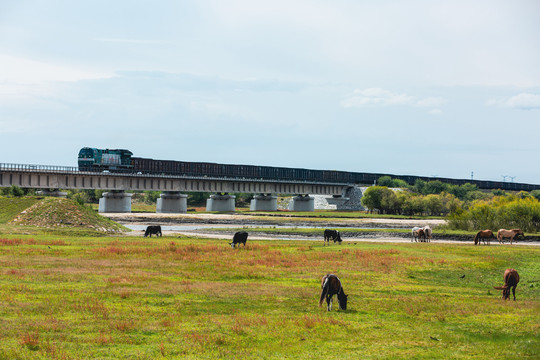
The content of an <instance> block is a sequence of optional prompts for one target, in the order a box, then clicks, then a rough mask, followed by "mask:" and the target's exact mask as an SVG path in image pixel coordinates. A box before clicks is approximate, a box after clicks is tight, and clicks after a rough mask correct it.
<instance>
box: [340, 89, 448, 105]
mask: <svg viewBox="0 0 540 360" xmlns="http://www.w3.org/2000/svg"><path fill="white" fill-rule="evenodd" d="M444 103H446V100H445V99H443V98H440V97H426V98H419V97H416V96H411V95H408V94H405V93H403V94H398V93H393V92H391V91H388V90H384V89H381V88H368V89H363V90H359V89H356V90H354V91H353V93H352V95H350V96H349V97H347V98H346V99H345V100H343V101H342V102H341V105H342V106H343V107H367V106H371V107H385V106H396V105H400V106H412V107H429V108H434V107H438V106H441V105H442V104H444Z"/></svg>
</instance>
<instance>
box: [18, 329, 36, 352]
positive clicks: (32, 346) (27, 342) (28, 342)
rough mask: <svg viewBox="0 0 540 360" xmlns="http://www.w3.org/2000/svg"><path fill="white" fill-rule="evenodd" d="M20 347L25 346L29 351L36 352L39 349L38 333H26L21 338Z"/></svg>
mask: <svg viewBox="0 0 540 360" xmlns="http://www.w3.org/2000/svg"><path fill="white" fill-rule="evenodd" d="M21 345H23V346H26V347H27V348H28V349H29V350H32V351H36V350H38V349H39V333H38V332H37V331H35V332H26V333H24V334H23V335H22V336H21Z"/></svg>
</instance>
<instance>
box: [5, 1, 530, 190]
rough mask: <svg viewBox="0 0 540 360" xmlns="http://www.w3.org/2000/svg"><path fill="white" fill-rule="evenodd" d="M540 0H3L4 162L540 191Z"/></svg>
mask: <svg viewBox="0 0 540 360" xmlns="http://www.w3.org/2000/svg"><path fill="white" fill-rule="evenodd" d="M539 44H540V1H537V0H508V1H506V0H505V1H501V0H476V1H470V0H463V1H462V0H448V1H446V0H441V1H432V0H408V1H398V0H378V1H364V0H333V1H323V0H295V1H290V0H287V1H285V0H271V1H258V0H196V1H195V0H193V1H190V0H176V1H172V0H171V1H169V0H158V1H156V0H152V1H144V0H115V1H110V0H91V1H87V0H79V1H72V0H47V1H42V0H0V163H20V164H39V165H63V166H76V165H77V154H78V151H79V150H80V149H81V148H82V147H85V146H89V147H97V148H110V149H115V148H119V149H129V150H131V151H132V152H133V153H134V156H138V157H145V158H154V159H165V160H182V161H203V162H216V163H226V164H250V165H266V166H283V167H300V168H309V169H324V170H343V171H355V172H372V173H388V174H399V175H419V176H436V177H449V178H459V179H470V178H471V177H472V178H474V179H478V180H493V181H502V180H505V181H515V182H521V183H532V184H540V166H539V165H538V159H539V158H540V142H539V135H540V65H539V64H540V45H539Z"/></svg>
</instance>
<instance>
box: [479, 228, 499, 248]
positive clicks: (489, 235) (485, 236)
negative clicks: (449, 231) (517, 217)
mask: <svg viewBox="0 0 540 360" xmlns="http://www.w3.org/2000/svg"><path fill="white" fill-rule="evenodd" d="M491 239H495V236H494V235H493V231H491V230H482V231H479V232H478V233H477V234H476V236H475V238H474V245H478V244H480V240H482V241H483V242H484V244H485V243H486V241H487V244H488V245H489V244H490V243H491Z"/></svg>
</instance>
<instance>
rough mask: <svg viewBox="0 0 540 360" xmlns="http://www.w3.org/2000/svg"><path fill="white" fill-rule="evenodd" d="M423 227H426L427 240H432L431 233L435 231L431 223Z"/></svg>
mask: <svg viewBox="0 0 540 360" xmlns="http://www.w3.org/2000/svg"><path fill="white" fill-rule="evenodd" d="M423 229H424V234H425V235H426V241H427V242H430V241H431V234H432V233H433V231H432V230H431V228H430V227H429V225H426V226H424V227H423Z"/></svg>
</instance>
